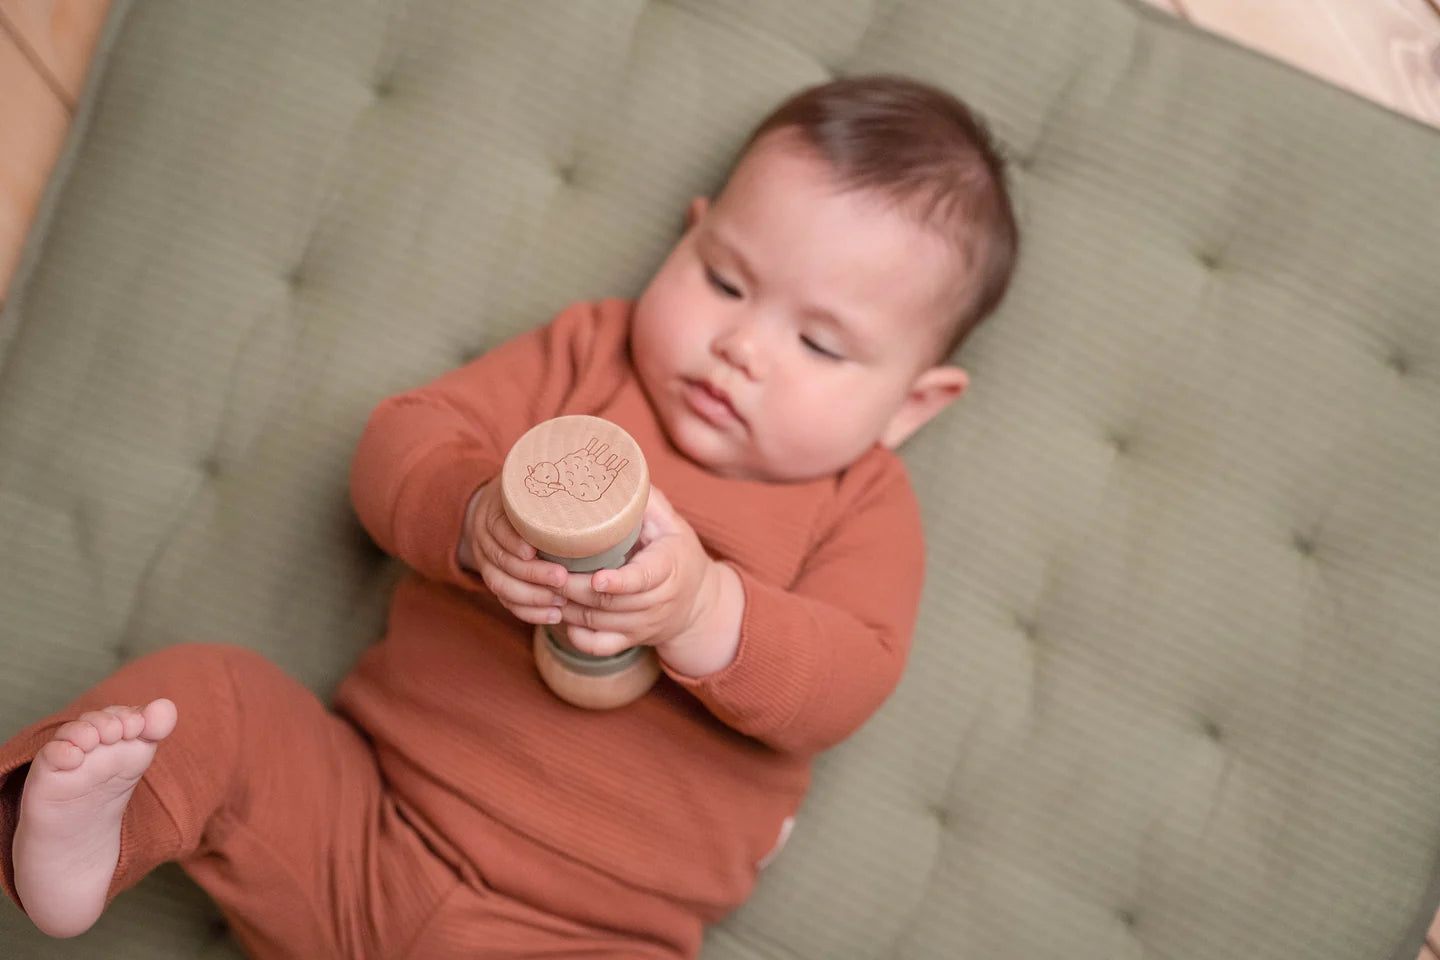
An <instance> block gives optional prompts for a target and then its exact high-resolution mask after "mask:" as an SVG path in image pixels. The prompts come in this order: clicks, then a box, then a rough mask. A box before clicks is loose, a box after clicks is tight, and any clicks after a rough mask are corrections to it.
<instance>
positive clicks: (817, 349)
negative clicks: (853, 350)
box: [800, 334, 845, 360]
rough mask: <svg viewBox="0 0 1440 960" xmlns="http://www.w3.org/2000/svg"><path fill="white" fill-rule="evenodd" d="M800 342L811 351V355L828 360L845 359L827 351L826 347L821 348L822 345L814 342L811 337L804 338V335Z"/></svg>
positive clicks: (831, 351)
mask: <svg viewBox="0 0 1440 960" xmlns="http://www.w3.org/2000/svg"><path fill="white" fill-rule="evenodd" d="M800 342H801V343H803V344H805V346H806V348H807V349H809V350H810V352H811V353H815V354H818V355H820V356H822V357H825V358H826V359H828V360H843V359H845V358H844V357H842V356H840V354H838V353H836V352H835V351H833V350H826V349H825V348H824V347H822V346H820V344H818V343H816V342H815V341H814V340H811V339H810V338H809V337H807V336H804V335H803V334H802V335H801V337H800Z"/></svg>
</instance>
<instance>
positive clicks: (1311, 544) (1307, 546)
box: [1291, 533, 1315, 557]
mask: <svg viewBox="0 0 1440 960" xmlns="http://www.w3.org/2000/svg"><path fill="white" fill-rule="evenodd" d="M1291 543H1292V544H1293V545H1294V547H1295V549H1296V550H1297V551H1298V552H1300V553H1303V554H1305V556H1307V557H1308V556H1310V555H1311V554H1313V553H1314V552H1315V538H1314V537H1311V536H1309V535H1308V534H1304V533H1297V534H1295V536H1294V537H1293V538H1291Z"/></svg>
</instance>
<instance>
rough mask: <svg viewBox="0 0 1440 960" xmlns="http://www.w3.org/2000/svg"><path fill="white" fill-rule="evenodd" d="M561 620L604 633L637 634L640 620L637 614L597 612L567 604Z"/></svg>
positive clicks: (590, 608)
mask: <svg viewBox="0 0 1440 960" xmlns="http://www.w3.org/2000/svg"><path fill="white" fill-rule="evenodd" d="M560 619H561V620H563V621H565V623H566V624H568V625H570V626H576V627H584V628H585V629H587V630H595V631H598V632H602V633H636V632H642V631H639V630H638V627H639V625H640V620H639V619H638V618H637V617H636V615H635V613H633V612H629V611H625V612H622V611H618V610H597V609H595V608H594V607H582V606H581V605H580V604H578V603H567V604H565V606H563V607H561V608H560Z"/></svg>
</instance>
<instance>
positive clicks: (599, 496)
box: [500, 416, 650, 569]
mask: <svg viewBox="0 0 1440 960" xmlns="http://www.w3.org/2000/svg"><path fill="white" fill-rule="evenodd" d="M500 483H501V500H502V502H503V503H504V506H505V512H506V514H507V515H508V516H509V518H510V522H511V524H512V525H513V526H514V527H515V530H516V531H517V532H518V533H519V534H520V536H521V537H523V538H524V539H525V541H526V542H527V543H529V544H530V545H531V546H533V547H535V548H536V549H537V550H542V551H544V552H545V553H547V554H552V555H554V556H558V557H572V558H580V557H594V556H597V555H600V554H604V553H605V552H606V551H609V550H611V549H612V548H615V547H616V546H617V545H619V544H621V543H623V542H624V541H626V540H627V539H629V538H630V537H631V536H632V535H633V534H634V533H635V532H636V531H637V530H638V529H639V527H640V521H641V519H642V518H643V516H644V513H645V504H646V502H647V501H648V499H649V496H650V473H649V470H648V468H647V465H646V463H645V455H644V454H643V453H641V452H640V447H639V445H638V444H636V442H635V440H634V438H633V437H631V436H630V434H628V433H626V432H625V431H624V430H623V429H621V428H620V427H619V426H617V425H616V424H613V423H611V422H610V421H608V420H603V419H601V418H599V417H587V416H568V417H556V418H555V419H553V420H546V421H545V422H544V423H541V424H538V425H536V426H534V427H532V428H531V429H530V430H528V431H527V432H526V433H525V434H524V435H523V436H521V437H520V439H519V440H517V441H515V446H514V447H513V448H511V450H510V451H509V452H508V454H507V455H506V457H505V465H504V467H503V469H502V470H501V471H500ZM567 566H569V565H568V564H567ZM582 568H583V567H582ZM571 569H576V568H575V567H572V568H571Z"/></svg>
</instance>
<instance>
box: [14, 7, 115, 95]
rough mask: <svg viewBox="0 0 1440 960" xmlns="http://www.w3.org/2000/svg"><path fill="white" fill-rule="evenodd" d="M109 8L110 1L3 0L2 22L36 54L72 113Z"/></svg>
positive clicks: (39, 63) (40, 65)
mask: <svg viewBox="0 0 1440 960" xmlns="http://www.w3.org/2000/svg"><path fill="white" fill-rule="evenodd" d="M109 7H110V0H0V23H4V24H6V25H7V26H8V27H9V28H10V29H11V30H13V31H14V33H15V34H16V35H17V39H18V40H19V42H20V44H21V45H22V46H23V47H26V48H28V50H29V51H31V52H32V53H33V55H34V57H35V59H36V60H37V61H38V65H39V67H40V69H41V71H42V74H44V75H45V76H47V77H48V78H49V79H50V80H51V81H53V84H54V86H55V87H56V89H57V92H59V93H60V96H61V99H62V100H64V101H65V104H66V107H67V109H69V110H71V111H72V112H73V110H74V107H75V102H76V101H77V100H79V99H80V91H81V89H82V88H83V87H84V85H85V74H86V71H87V70H88V69H89V67H90V58H91V55H92V54H93V53H94V51H95V41H96V40H98V39H99V38H100V30H101V28H102V27H103V26H104V24H105V14H106V11H107V10H108V9H109Z"/></svg>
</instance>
